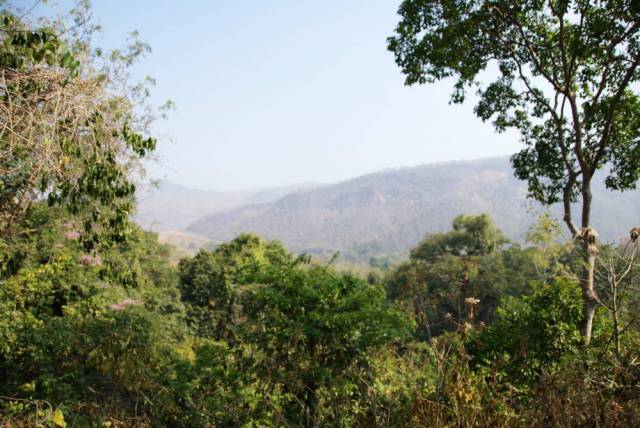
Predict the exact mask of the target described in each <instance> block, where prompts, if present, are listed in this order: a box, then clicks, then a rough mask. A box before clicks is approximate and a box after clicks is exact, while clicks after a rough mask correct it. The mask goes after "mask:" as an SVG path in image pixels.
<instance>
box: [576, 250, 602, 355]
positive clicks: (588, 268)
mask: <svg viewBox="0 0 640 428" xmlns="http://www.w3.org/2000/svg"><path fill="white" fill-rule="evenodd" d="M596 250H597V248H596V246H595V244H589V243H586V242H585V243H584V262H585V267H584V272H583V276H582V278H581V279H580V285H581V286H582V298H583V304H584V309H583V326H582V327H583V330H582V335H583V337H584V342H585V344H587V345H588V344H589V343H590V342H591V332H592V330H593V317H594V315H595V313H596V308H597V307H598V298H597V295H596V292H595V286H594V282H595V281H594V273H595V265H596Z"/></svg>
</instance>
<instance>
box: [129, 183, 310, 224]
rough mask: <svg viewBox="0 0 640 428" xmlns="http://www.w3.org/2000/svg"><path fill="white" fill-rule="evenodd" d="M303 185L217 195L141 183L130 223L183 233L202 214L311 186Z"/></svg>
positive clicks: (260, 200) (259, 202)
mask: <svg viewBox="0 0 640 428" xmlns="http://www.w3.org/2000/svg"><path fill="white" fill-rule="evenodd" d="M315 185H316V184H313V183H303V184H296V185H291V186H282V187H274V188H267V189H250V190H239V191H235V192H219V191H215V190H198V189H192V188H189V187H186V186H181V185H179V184H175V183H172V182H170V181H166V180H161V181H159V182H157V183H156V184H155V185H152V184H144V185H142V186H139V187H140V188H139V190H138V192H137V200H138V209H137V212H136V213H135V215H134V217H133V218H134V220H135V221H136V222H138V224H140V225H141V226H142V227H144V228H145V229H149V230H153V231H156V232H165V231H185V230H186V228H187V227H188V226H189V225H190V224H191V223H193V222H194V221H196V220H198V219H200V218H202V216H203V215H211V214H215V213H219V212H222V211H228V210H232V209H234V208H239V207H242V206H246V205H251V204H264V203H268V202H273V201H276V200H278V199H280V198H281V197H283V196H284V195H287V194H289V193H291V192H295V191H297V190H301V189H309V188H312V187H313V186H315Z"/></svg>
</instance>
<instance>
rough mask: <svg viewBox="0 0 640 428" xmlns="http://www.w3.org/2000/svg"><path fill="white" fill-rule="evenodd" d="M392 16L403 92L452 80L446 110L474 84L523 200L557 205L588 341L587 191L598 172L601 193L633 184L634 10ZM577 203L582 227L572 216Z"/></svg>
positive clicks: (566, 1)
mask: <svg viewBox="0 0 640 428" xmlns="http://www.w3.org/2000/svg"><path fill="white" fill-rule="evenodd" d="M399 14H400V16H401V21H400V23H399V24H398V26H397V27H396V30H395V33H396V34H395V35H394V36H393V37H390V38H389V39H388V47H389V49H390V50H391V51H392V52H393V53H394V54H395V59H396V62H397V64H398V65H399V66H400V68H401V69H402V71H403V73H404V74H405V75H406V84H408V85H412V84H424V83H433V82H435V81H438V80H442V79H446V78H455V79H456V82H455V86H454V88H455V89H454V91H453V94H452V102H454V103H462V102H463V101H464V99H465V95H466V91H467V90H468V89H469V88H471V87H476V86H477V87H478V92H477V94H478V97H479V101H478V104H477V105H476V107H475V113H476V114H477V115H478V116H479V117H480V118H481V119H482V120H484V121H486V120H489V119H493V125H494V126H495V128H496V129H497V131H498V132H503V131H505V130H507V129H509V128H513V129H516V130H518V131H519V132H520V135H521V139H522V143H523V144H524V148H523V149H522V150H521V151H520V152H519V153H517V154H515V155H514V156H513V157H512V163H513V166H514V168H515V173H516V175H517V177H518V178H520V179H522V180H525V181H526V182H527V184H528V188H529V195H530V196H531V197H532V198H534V199H536V200H538V201H540V202H542V203H544V204H553V203H558V202H562V204H563V207H564V221H565V223H566V224H567V227H568V228H569V230H570V231H571V233H572V234H573V235H574V236H575V237H576V238H578V239H579V240H580V242H581V244H582V245H581V246H582V249H583V253H584V254H583V259H584V264H585V268H584V272H583V274H582V275H581V288H582V298H583V303H584V313H583V318H584V319H583V330H582V332H583V336H584V339H585V342H586V343H588V342H589V341H590V338H591V330H592V324H593V316H594V314H595V310H596V306H597V304H598V296H597V293H596V290H595V288H594V267H595V261H596V253H597V247H596V242H595V239H596V236H597V233H596V232H595V231H594V230H593V229H592V228H591V203H592V193H591V184H592V181H593V179H594V176H595V174H596V172H597V171H598V170H601V169H604V168H605V166H607V169H606V185H607V187H608V188H610V189H615V190H626V189H632V188H635V186H636V183H637V181H638V179H639V178H640V162H638V159H640V98H639V97H638V95H637V86H635V84H636V83H637V82H638V81H640V70H639V68H638V66H639V65H640V3H638V2H637V1H634V0H605V1H599V2H593V1H588V0H552V1H549V2H542V1H524V0H520V1H508V0H469V1H456V2H452V1H447V0H405V1H404V2H403V3H402V5H401V6H400V9H399ZM494 70H496V71H497V73H496V72H494ZM491 75H494V76H496V77H495V79H494V80H493V81H491V82H489V83H487V84H484V85H483V84H481V82H482V81H484V79H485V77H487V76H491ZM578 200H579V202H580V203H581V218H580V223H579V226H578V225H576V224H575V223H574V221H573V216H572V207H571V204H572V202H576V201H578Z"/></svg>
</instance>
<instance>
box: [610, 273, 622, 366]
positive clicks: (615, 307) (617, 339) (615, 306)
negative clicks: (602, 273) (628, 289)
mask: <svg viewBox="0 0 640 428" xmlns="http://www.w3.org/2000/svg"><path fill="white" fill-rule="evenodd" d="M612 288H613V308H612V309H613V311H612V312H613V335H614V337H613V338H614V340H615V345H616V357H618V359H620V327H619V325H620V323H619V321H618V284H617V282H616V278H615V273H614V274H613V279H612Z"/></svg>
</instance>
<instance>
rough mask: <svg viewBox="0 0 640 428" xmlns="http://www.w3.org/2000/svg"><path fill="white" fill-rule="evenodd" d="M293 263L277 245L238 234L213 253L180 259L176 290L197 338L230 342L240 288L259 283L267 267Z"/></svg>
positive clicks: (287, 254) (205, 252)
mask: <svg viewBox="0 0 640 428" xmlns="http://www.w3.org/2000/svg"><path fill="white" fill-rule="evenodd" d="M293 261H294V258H293V257H292V256H291V255H290V254H289V253H288V252H287V251H286V250H285V248H284V247H283V246H282V244H281V243H279V242H277V241H272V242H267V241H265V240H264V239H262V238H260V237H258V236H256V235H253V234H241V235H239V236H237V237H236V238H235V239H233V240H231V241H229V242H225V243H223V244H220V246H218V248H216V249H215V251H212V252H210V251H205V250H200V251H199V252H198V254H196V255H195V256H194V257H192V258H185V259H182V260H181V261H180V263H179V265H178V268H179V271H180V280H179V287H180V291H181V297H182V301H183V302H184V303H185V305H186V306H187V311H188V321H189V323H190V324H192V325H193V326H194V328H195V329H196V331H197V333H198V335H200V336H208V337H213V338H215V339H216V340H222V339H232V336H233V334H232V324H233V321H234V313H235V312H236V311H237V309H238V308H237V307H236V306H237V300H238V296H239V290H238V289H239V288H240V286H242V285H247V284H253V283H260V282H261V281H263V278H264V274H265V271H266V270H267V269H268V268H270V267H273V266H282V265H289V264H291V263H292V262H293Z"/></svg>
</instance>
